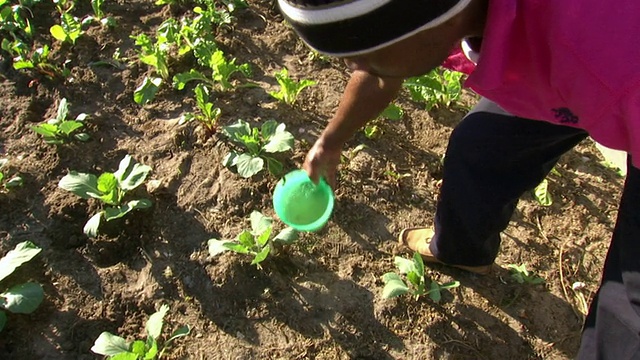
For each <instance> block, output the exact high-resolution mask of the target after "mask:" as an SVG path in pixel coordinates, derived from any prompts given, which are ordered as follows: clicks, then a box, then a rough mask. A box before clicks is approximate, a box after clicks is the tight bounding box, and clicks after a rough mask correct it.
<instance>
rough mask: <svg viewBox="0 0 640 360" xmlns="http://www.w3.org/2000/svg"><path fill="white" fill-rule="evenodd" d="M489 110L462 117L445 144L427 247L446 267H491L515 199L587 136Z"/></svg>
mask: <svg viewBox="0 0 640 360" xmlns="http://www.w3.org/2000/svg"><path fill="white" fill-rule="evenodd" d="M484 101H485V105H486V100H484ZM485 107H486V106H485ZM494 107H495V105H494ZM490 111H491V106H489V107H488V108H487V109H486V110H485V111H479V112H478V111H476V112H472V113H470V114H469V115H467V116H466V117H465V118H464V119H463V120H462V121H461V122H460V124H459V125H458V126H457V127H456V129H454V131H453V133H452V134H451V138H450V140H449V146H448V148H447V153H446V156H445V159H444V175H443V180H442V188H441V192H440V199H439V201H438V204H437V209H436V215H435V235H434V236H433V238H432V239H431V244H430V246H429V249H430V251H431V253H432V254H433V255H434V256H435V257H436V258H437V259H438V260H440V261H442V262H444V263H447V264H451V265H466V266H483V265H489V264H492V263H493V261H494V259H495V257H496V255H497V253H498V248H499V246H500V232H501V231H502V230H504V229H505V228H506V227H507V225H508V223H509V219H510V218H511V215H512V213H513V210H514V209H515V206H516V203H517V201H518V198H519V197H520V196H521V195H522V194H523V193H524V192H525V191H527V190H530V189H533V188H534V187H535V186H537V185H538V184H539V183H540V182H541V181H542V180H543V179H544V178H545V176H546V175H547V173H548V172H549V171H550V170H551V169H552V168H553V166H554V165H555V163H556V162H557V160H558V158H559V157H560V156H561V155H562V154H563V153H565V152H566V151H568V150H569V149H571V148H573V147H574V146H575V145H576V144H578V143H579V142H580V141H581V140H583V139H584V138H585V137H586V136H587V134H586V133H585V132H584V131H583V130H580V129H576V128H571V127H565V126H558V125H553V124H550V123H546V122H542V121H536V120H529V119H523V118H518V117H515V116H511V115H508V114H505V113H504V112H502V113H500V111H499V108H498V111H493V112H490Z"/></svg>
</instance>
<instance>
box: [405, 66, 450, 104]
mask: <svg viewBox="0 0 640 360" xmlns="http://www.w3.org/2000/svg"><path fill="white" fill-rule="evenodd" d="M462 76H463V74H462V73H460V72H457V71H451V70H448V69H444V68H436V69H433V70H432V71H431V72H429V73H428V74H425V75H422V76H418V77H412V78H409V79H407V80H405V82H404V84H403V86H404V87H406V88H407V89H409V93H410V94H411V98H412V99H413V100H414V101H418V102H424V103H425V109H426V110H431V109H432V108H433V107H434V106H437V105H443V106H449V105H451V104H452V103H453V102H455V101H456V100H458V98H460V95H461V94H462V82H461V79H462Z"/></svg>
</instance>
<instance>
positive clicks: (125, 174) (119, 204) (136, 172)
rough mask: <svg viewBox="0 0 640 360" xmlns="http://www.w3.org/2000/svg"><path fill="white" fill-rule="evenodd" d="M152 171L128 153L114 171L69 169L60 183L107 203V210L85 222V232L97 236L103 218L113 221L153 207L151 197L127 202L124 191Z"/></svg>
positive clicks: (73, 191)
mask: <svg viewBox="0 0 640 360" xmlns="http://www.w3.org/2000/svg"><path fill="white" fill-rule="evenodd" d="M149 172H151V167H149V166H147V165H141V164H138V163H136V162H135V161H134V160H133V158H131V156H130V155H126V156H125V157H124V158H123V159H122V160H121V161H120V165H119V167H118V170H117V171H116V172H114V173H110V172H105V173H102V174H101V175H100V176H99V177H96V176H95V175H93V174H86V173H79V172H76V171H69V174H67V175H65V176H64V177H63V178H62V179H60V182H59V183H58V187H60V188H62V189H64V190H67V191H70V192H72V193H74V194H76V195H78V196H80V197H81V198H83V199H91V198H93V199H98V200H100V201H101V202H103V203H104V204H107V205H108V207H106V208H105V209H104V210H102V211H100V212H98V213H97V214H94V215H93V216H92V217H91V218H90V219H89V221H87V223H86V224H85V225H84V233H85V234H86V235H87V236H91V237H95V236H97V235H98V228H99V227H100V223H101V221H102V219H103V218H104V220H105V221H111V220H114V219H119V218H121V217H123V216H125V215H126V214H127V213H129V212H130V211H132V210H136V209H146V208H149V207H151V205H152V203H151V201H150V200H148V199H134V200H129V201H126V202H125V195H126V194H127V193H128V192H129V191H131V190H133V189H135V188H137V187H138V186H140V185H141V184H142V183H143V182H144V181H145V179H146V178H147V175H148V174H149Z"/></svg>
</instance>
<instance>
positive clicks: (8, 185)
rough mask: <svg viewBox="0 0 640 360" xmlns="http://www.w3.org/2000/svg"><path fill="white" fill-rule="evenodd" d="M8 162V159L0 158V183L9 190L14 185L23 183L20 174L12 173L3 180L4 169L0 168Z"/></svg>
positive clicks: (18, 185) (17, 185) (14, 186)
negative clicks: (8, 177)
mask: <svg viewBox="0 0 640 360" xmlns="http://www.w3.org/2000/svg"><path fill="white" fill-rule="evenodd" d="M8 163H9V159H0V184H2V186H3V187H4V188H5V189H6V190H11V189H13V188H16V187H20V186H22V185H23V184H24V181H23V180H22V177H21V176H20V175H14V176H12V177H11V178H10V179H8V180H6V181H5V177H7V176H6V175H5V171H3V170H2V169H3V168H4V167H5V166H7V164H8Z"/></svg>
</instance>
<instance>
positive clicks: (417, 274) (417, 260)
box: [382, 252, 460, 303]
mask: <svg viewBox="0 0 640 360" xmlns="http://www.w3.org/2000/svg"><path fill="white" fill-rule="evenodd" d="M394 263H395V265H396V267H397V268H398V272H399V273H400V274H397V273H395V272H388V273H386V274H384V275H383V276H382V281H384V284H385V285H384V288H383V290H382V297H383V298H385V299H390V298H393V297H397V296H401V295H404V294H410V295H412V296H414V297H415V299H416V300H418V299H419V298H420V296H422V295H429V298H431V300H433V301H434V302H436V303H437V302H439V301H440V300H441V299H442V290H448V289H452V288H456V287H458V286H460V282H459V281H451V282H448V283H446V284H442V285H441V284H438V282H436V281H432V282H431V284H430V285H429V289H427V281H426V280H425V276H424V275H425V272H424V262H423V260H422V256H420V254H419V253H417V252H416V253H414V254H413V259H411V260H409V259H405V258H403V257H400V256H396V257H395V259H394ZM400 275H405V278H406V280H407V281H406V282H405V281H404V280H403V279H402V277H401V276H400Z"/></svg>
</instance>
